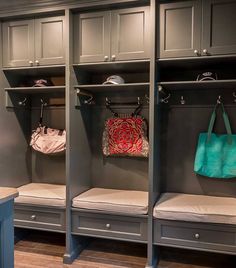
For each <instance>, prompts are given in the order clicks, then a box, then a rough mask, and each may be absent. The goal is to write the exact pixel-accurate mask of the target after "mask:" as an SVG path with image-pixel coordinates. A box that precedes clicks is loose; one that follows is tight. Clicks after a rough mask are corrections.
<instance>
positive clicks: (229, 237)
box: [154, 220, 236, 254]
mask: <svg viewBox="0 0 236 268" xmlns="http://www.w3.org/2000/svg"><path fill="white" fill-rule="evenodd" d="M154 239H155V243H156V244H170V245H180V246H183V247H192V248H204V249H209V250H213V251H219V252H227V253H234V254H236V228H233V227H232V226H228V227H227V226H226V225H216V224H206V223H187V222H179V221H164V220H155V232H154Z"/></svg>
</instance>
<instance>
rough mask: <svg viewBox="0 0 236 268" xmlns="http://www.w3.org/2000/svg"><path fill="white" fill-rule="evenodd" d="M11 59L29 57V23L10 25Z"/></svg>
mask: <svg viewBox="0 0 236 268" xmlns="http://www.w3.org/2000/svg"><path fill="white" fill-rule="evenodd" d="M9 39H10V42H9V44H10V60H15V61H16V60H27V59H29V54H28V53H29V28H28V25H17V26H10V27H9Z"/></svg>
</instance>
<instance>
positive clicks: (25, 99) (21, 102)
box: [18, 98, 27, 106]
mask: <svg viewBox="0 0 236 268" xmlns="http://www.w3.org/2000/svg"><path fill="white" fill-rule="evenodd" d="M26 102H27V98H24V99H23V101H19V102H18V104H19V105H20V106H25V105H26Z"/></svg>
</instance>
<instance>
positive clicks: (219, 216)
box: [153, 193, 236, 224]
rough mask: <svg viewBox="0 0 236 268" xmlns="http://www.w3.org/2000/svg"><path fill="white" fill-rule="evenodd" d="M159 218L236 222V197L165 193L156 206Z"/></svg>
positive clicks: (154, 213) (156, 215)
mask: <svg viewBox="0 0 236 268" xmlns="http://www.w3.org/2000/svg"><path fill="white" fill-rule="evenodd" d="M153 216H154V217H155V218H158V219H168V220H179V221H190V222H208V223H226V224H236V198H233V197H215V196H206V195H191V194H179V193H165V194H163V195H162V196H161V198H160V200H159V201H158V202H157V204H156V205H155V207H154V211H153Z"/></svg>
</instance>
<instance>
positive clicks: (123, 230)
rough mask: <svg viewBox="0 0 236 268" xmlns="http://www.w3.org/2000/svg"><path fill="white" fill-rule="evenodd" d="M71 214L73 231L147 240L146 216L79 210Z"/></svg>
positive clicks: (133, 239)
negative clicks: (83, 211)
mask: <svg viewBox="0 0 236 268" xmlns="http://www.w3.org/2000/svg"><path fill="white" fill-rule="evenodd" d="M72 215H73V216H72V230H73V232H74V233H77V234H87V235H96V236H99V237H109V238H123V239H124V240H129V241H130V240H131V241H137V240H140V241H146V240H147V220H146V218H138V217H123V216H121V217H119V216H116V215H114V216H113V215H104V214H96V213H79V212H73V213H72Z"/></svg>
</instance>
